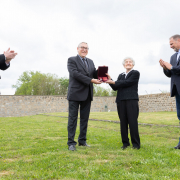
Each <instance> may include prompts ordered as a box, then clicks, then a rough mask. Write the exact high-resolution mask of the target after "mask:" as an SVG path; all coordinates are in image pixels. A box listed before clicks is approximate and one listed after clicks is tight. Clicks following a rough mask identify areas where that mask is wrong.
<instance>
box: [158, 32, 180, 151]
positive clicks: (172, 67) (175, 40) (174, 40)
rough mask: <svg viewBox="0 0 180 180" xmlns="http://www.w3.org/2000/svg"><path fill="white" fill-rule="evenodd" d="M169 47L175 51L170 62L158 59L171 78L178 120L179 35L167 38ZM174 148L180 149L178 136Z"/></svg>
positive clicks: (179, 90) (179, 92) (179, 82)
mask: <svg viewBox="0 0 180 180" xmlns="http://www.w3.org/2000/svg"><path fill="white" fill-rule="evenodd" d="M169 43H170V47H171V48H172V49H174V51H175V52H176V53H175V54H173V55H172V56H171V59H170V63H168V62H165V61H163V60H162V59H160V61H159V63H160V65H161V66H162V67H163V71H164V74H165V75H166V76H167V77H169V78H171V97H174V96H175V97H176V109H177V117H178V119H179V120H180V35H178V34H177V35H174V36H172V37H170V39H169ZM174 148H175V149H180V138H179V143H178V145H177V146H175V147H174Z"/></svg>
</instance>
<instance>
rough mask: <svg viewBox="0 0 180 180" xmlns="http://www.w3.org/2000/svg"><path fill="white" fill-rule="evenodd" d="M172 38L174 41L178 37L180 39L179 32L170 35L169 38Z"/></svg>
mask: <svg viewBox="0 0 180 180" xmlns="http://www.w3.org/2000/svg"><path fill="white" fill-rule="evenodd" d="M171 38H173V39H174V40H175V41H177V40H178V39H180V35H179V34H175V35H174V36H171V37H170V38H169V39H171Z"/></svg>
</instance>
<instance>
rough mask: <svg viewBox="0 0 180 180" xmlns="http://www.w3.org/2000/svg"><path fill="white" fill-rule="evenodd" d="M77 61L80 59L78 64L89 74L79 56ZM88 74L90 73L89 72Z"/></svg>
mask: <svg viewBox="0 0 180 180" xmlns="http://www.w3.org/2000/svg"><path fill="white" fill-rule="evenodd" d="M77 59H78V62H79V64H80V65H81V66H82V67H83V69H84V70H85V71H86V72H87V70H86V67H85V65H84V64H83V62H82V61H81V59H80V57H79V56H78V55H77ZM87 73H88V72H87Z"/></svg>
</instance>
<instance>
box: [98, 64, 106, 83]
mask: <svg viewBox="0 0 180 180" xmlns="http://www.w3.org/2000/svg"><path fill="white" fill-rule="evenodd" d="M106 73H108V66H99V67H98V79H99V80H101V81H103V82H106V81H107V80H108V77H107V75H106Z"/></svg>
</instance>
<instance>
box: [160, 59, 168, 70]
mask: <svg viewBox="0 0 180 180" xmlns="http://www.w3.org/2000/svg"><path fill="white" fill-rule="evenodd" d="M164 62H165V61H163V60H162V59H160V60H159V63H160V66H161V67H163V68H164V69H165V70H167V67H166V66H165V64H164Z"/></svg>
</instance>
